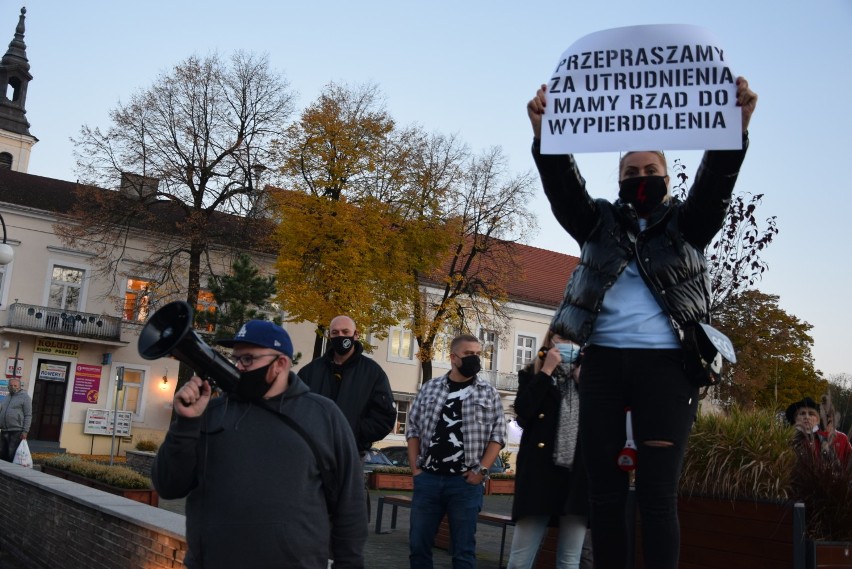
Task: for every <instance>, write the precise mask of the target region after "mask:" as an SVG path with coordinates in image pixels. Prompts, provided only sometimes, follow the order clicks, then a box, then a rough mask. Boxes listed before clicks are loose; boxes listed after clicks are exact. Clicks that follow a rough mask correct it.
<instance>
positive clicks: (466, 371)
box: [458, 356, 482, 377]
mask: <svg viewBox="0 0 852 569" xmlns="http://www.w3.org/2000/svg"><path fill="white" fill-rule="evenodd" d="M481 369H482V364H481V363H480V362H479V356H465V357H463V358H461V365H460V366H459V367H458V370H459V373H460V374H461V376H462V377H473V376H474V375H476V374H478V373H479V370H481Z"/></svg>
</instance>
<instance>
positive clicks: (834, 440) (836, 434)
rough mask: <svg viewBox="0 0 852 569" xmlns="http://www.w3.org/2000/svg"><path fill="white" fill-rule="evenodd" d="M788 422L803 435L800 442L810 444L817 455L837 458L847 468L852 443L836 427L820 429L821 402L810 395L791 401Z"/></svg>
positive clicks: (851, 451) (850, 457)
mask: <svg viewBox="0 0 852 569" xmlns="http://www.w3.org/2000/svg"><path fill="white" fill-rule="evenodd" d="M785 415H786V416H787V422H788V423H790V424H791V425H793V426H794V427H796V430H797V431H799V432H800V433H801V434H802V435H801V436H802V439H801V440H799V439H798V438H797V441H798V443H799V444H807V445H809V446H810V447H811V448H812V449H813V452H814V456H815V457H819V456H823V457H825V458H826V459H829V460H835V459H836V460H837V462H838V464H839V465H840V466H841V467H843V468H847V467H848V466H849V461H850V459H852V445H850V443H849V438H848V437H847V436H846V435H845V434H844V433H842V432H840V431H837V430H835V429H831V431H830V432H829V431H827V430H821V429H820V418H819V404H817V402H816V401H814V400H813V399H811V398H810V397H804V398H803V399H801V400H800V401H796V402H794V403H791V404H790V406H789V407H787V411H786V412H785Z"/></svg>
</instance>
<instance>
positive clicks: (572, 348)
mask: <svg viewBox="0 0 852 569" xmlns="http://www.w3.org/2000/svg"><path fill="white" fill-rule="evenodd" d="M556 348H557V349H558V350H559V354H560V355H561V356H562V363H563V364H573V363H574V362H576V361H577V358H578V357H579V356H580V346H578V345H577V344H556Z"/></svg>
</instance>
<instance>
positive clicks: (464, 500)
mask: <svg viewBox="0 0 852 569" xmlns="http://www.w3.org/2000/svg"><path fill="white" fill-rule="evenodd" d="M481 355H482V344H480V342H479V340H478V339H477V338H476V337H475V336H470V335H462V336H458V337H456V338H454V339H453V341H452V343H451V344H450V364H451V365H452V368H451V369H450V371H449V372H448V373H447V374H446V375H444V376H442V377H438V378H435V379H432V380H431V381H429V382H427V383H426V384H425V385H423V387H421V388H420V393H418V394H417V397H416V398H415V399H414V404H413V405H412V406H411V410H410V411H409V414H408V424H407V430H406V433H405V436H406V439H407V440H408V461H409V463H410V464H411V474H412V475H413V476H414V496H413V498H412V504H411V522H410V526H409V527H410V530H409V547H410V555H409V559H410V563H411V569H431V568H432V542H433V541H434V539H435V534H436V533H437V532H438V525H439V524H440V523H441V519H442V518H443V517H444V515H445V514H446V515H447V518H448V521H449V525H450V538H451V540H452V544H453V545H452V549H453V568H454V569H467V568H474V567H476V518H477V515H478V514H479V511H480V510H481V509H482V491H483V488H482V483H483V481H484V480H485V478H486V477H487V476H488V468H489V467H490V466H491V465H492V464H493V463H494V461H495V460H496V459H497V455H498V453H499V452H500V449H502V448H503V446H504V445H505V444H506V419H505V417H504V415H503V404H502V403H501V402H500V394H499V393H497V390H496V389H495V388H494V386H492V385H491V384H490V383H488V382H487V381H486V380H484V379H482V378H480V377H478V376H477V374H478V373H479V370H480V368H481V363H480V359H479V358H480V356H481Z"/></svg>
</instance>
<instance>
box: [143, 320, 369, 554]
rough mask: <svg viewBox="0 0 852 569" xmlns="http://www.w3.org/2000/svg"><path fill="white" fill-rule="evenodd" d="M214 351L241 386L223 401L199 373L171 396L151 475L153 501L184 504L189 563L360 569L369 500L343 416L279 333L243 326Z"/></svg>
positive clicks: (270, 327) (269, 326)
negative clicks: (223, 355)
mask: <svg viewBox="0 0 852 569" xmlns="http://www.w3.org/2000/svg"><path fill="white" fill-rule="evenodd" d="M156 329H157V330H162V329H167V328H164V327H162V326H158V327H156ZM162 335H164V336H165V335H167V334H162ZM198 342H200V340H199V341H198ZM196 343H197V342H196ZM219 344H221V345H223V346H225V347H231V348H233V353H232V355H231V358H230V359H231V360H232V361H233V362H234V363H235V365H236V370H237V371H238V372H239V380H238V381H236V382H235V385H232V386H231V387H232V389H231V390H230V391H228V390H226V393H225V394H224V395H223V396H222V397H215V398H212V393H213V390H212V388H211V385H210V383H209V382H208V381H207V380H206V379H201V378H200V377H198V376H193V377H192V378H191V379H190V380H189V382H187V383H186V384H185V385H184V386H183V387H182V388H181V389H180V390H178V392H177V393H176V394H175V398H174V409H175V414H176V415H177V419H176V421H175V422H174V423H172V425H171V427H170V428H169V432H168V434H167V435H166V440H165V441H164V442H163V445H162V446H161V447H160V449H159V452H158V453H157V459H156V461H155V464H154V469H153V481H154V486H155V488H156V489H157V492H159V494H160V496H162V497H163V498H166V499H175V498H182V497H184V496H186V498H187V500H186V537H187V543H188V546H189V551H188V552H187V555H186V559H185V561H184V562H185V564H186V566H187V567H190V568H191V569H197V568H204V569H210V568H220V567H221V568H223V569H224V568H229V569H230V568H235V567H251V568H252V569H263V568H267V567H268V568H272V567H275V568H280V567H310V568H316V569H325V568H326V567H327V565H328V559H329V558H332V559H334V566H335V569H346V568H362V567H363V566H364V560H363V547H364V542H365V541H366V537H367V535H366V531H367V528H366V525H365V524H364V518H365V517H366V514H367V512H366V499H365V496H364V487H363V486H364V483H363V477H362V469H361V462H360V460H359V456H358V452H357V449H356V446H355V440H354V438H353V436H352V432H351V430H350V428H349V425H348V423H347V421H346V419H345V417H344V416H343V414H342V413H341V412H340V410H339V409H338V408H337V406H336V405H335V404H334V402H332V401H330V400H328V399H326V398H324V397H321V396H319V395H316V394H314V393H311V392H310V390H309V389H308V387H307V386H306V385H305V384H304V383H303V382H302V380H301V379H299V378H298V376H296V374H294V373H293V372H291V371H290V368H291V367H292V363H293V360H292V358H293V343H292V342H291V340H290V337H289V335H288V334H287V332H286V331H285V330H284V329H283V328H281V327H280V326H277V325H276V324H273V323H272V322H268V321H264V320H251V321H249V322H247V323H246V324H245V325H244V326H243V327H242V328H241V329H240V331H239V332H237V334H236V336H235V337H234V338H233V339H232V340H221V341H219ZM203 347H204V346H200V348H203ZM183 350H184V351H186V350H187V346H183ZM211 361H213V360H211ZM197 371H198V372H199V373H202V374H204V371H205V370H197Z"/></svg>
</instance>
